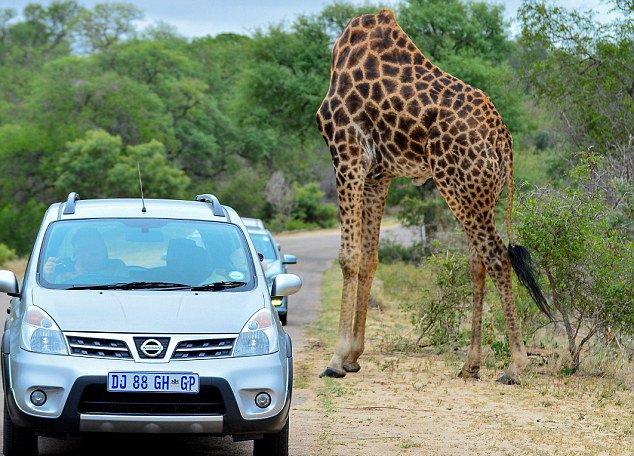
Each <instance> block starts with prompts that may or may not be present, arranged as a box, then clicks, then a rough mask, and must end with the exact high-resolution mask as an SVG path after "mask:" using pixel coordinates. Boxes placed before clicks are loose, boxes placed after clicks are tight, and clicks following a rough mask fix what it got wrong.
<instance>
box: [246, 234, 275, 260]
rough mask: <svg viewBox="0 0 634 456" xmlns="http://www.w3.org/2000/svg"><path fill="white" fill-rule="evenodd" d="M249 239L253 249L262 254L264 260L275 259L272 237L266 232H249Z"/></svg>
mask: <svg viewBox="0 0 634 456" xmlns="http://www.w3.org/2000/svg"><path fill="white" fill-rule="evenodd" d="M249 236H251V240H252V241H253V244H254V245H255V250H257V252H258V253H261V254H262V255H263V256H264V259H265V260H266V261H274V260H276V259H277V247H275V244H274V243H273V239H271V236H269V235H268V234H266V233H251V232H249Z"/></svg>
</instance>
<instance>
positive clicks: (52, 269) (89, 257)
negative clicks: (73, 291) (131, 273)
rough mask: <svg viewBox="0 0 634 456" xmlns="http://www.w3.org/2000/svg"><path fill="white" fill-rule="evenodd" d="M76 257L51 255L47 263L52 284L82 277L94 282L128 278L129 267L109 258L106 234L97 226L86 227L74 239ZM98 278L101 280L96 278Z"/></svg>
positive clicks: (48, 275) (45, 265)
mask: <svg viewBox="0 0 634 456" xmlns="http://www.w3.org/2000/svg"><path fill="white" fill-rule="evenodd" d="M72 245H73V257H72V260H70V261H69V259H68V258H61V257H49V258H48V260H46V263H45V264H44V270H43V272H44V276H45V279H46V280H47V281H49V282H51V283H66V282H68V281H71V280H73V279H76V278H81V276H84V275H85V276H90V278H91V282H93V281H94V282H101V281H102V280H103V281H104V282H108V283H109V282H111V281H113V280H111V279H117V278H118V279H125V278H127V277H128V270H127V268H126V266H125V263H124V262H123V261H121V260H117V259H110V258H108V248H107V246H106V243H105V242H104V240H103V237H102V236H101V234H100V233H99V231H97V230H96V229H94V228H82V229H80V230H78V231H77V233H75V235H74V236H73V240H72ZM94 279H97V280H94Z"/></svg>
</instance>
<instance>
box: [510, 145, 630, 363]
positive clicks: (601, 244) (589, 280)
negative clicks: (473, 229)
mask: <svg viewBox="0 0 634 456" xmlns="http://www.w3.org/2000/svg"><path fill="white" fill-rule="evenodd" d="M595 158H596V157H593V158H592V160H594V159H595ZM595 163H596V162H595ZM591 164H592V162H586V163H584V164H583V165H581V166H580V167H579V168H577V169H575V170H574V172H573V173H572V175H571V176H570V178H571V180H572V181H573V182H576V183H577V185H571V186H569V187H567V188H565V189H561V190H558V189H554V188H552V187H545V188H541V189H536V190H534V191H532V192H530V193H529V194H527V195H524V196H523V197H522V198H520V200H519V203H520V204H518V205H516V210H515V215H516V218H517V221H518V223H517V224H516V225H515V227H516V230H517V232H518V234H519V240H520V242H521V243H522V244H524V245H525V246H526V247H527V248H529V249H530V250H531V251H532V252H534V256H535V257H536V260H537V262H538V264H539V267H540V268H541V269H542V270H543V271H544V274H545V276H546V279H547V284H548V289H549V290H550V294H551V299H552V304H553V308H554V310H555V311H556V314H557V322H558V323H561V324H562V325H563V328H564V331H565V334H566V336H567V340H568V351H569V353H570V358H571V364H570V369H571V370H572V372H576V371H577V370H578V369H579V366H580V363H581V352H582V349H583V348H584V346H585V345H586V344H587V343H588V342H589V341H590V340H591V339H592V337H593V336H595V335H597V333H600V332H606V331H608V330H609V331H610V332H612V333H615V334H617V335H618V337H621V336H623V335H627V334H633V333H634V311H633V309H632V308H631V305H632V302H634V282H633V281H632V277H634V262H632V258H633V257H634V243H633V242H631V241H628V240H627V239H626V238H625V237H624V236H623V234H622V233H620V232H619V231H618V230H616V229H615V228H614V227H613V224H612V220H611V217H612V210H611V208H610V206H609V205H608V204H606V201H605V198H604V195H603V193H602V192H600V191H596V190H591V188H592V187H585V188H584V186H583V185H579V184H583V181H585V180H588V179H590V178H592V177H593V176H592V174H591V172H590V171H591V167H590V166H589V165H591Z"/></svg>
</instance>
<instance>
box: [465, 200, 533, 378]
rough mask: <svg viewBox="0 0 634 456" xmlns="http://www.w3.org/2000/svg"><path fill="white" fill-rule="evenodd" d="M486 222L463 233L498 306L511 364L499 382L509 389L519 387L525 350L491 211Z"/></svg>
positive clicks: (503, 250) (505, 254)
mask: <svg viewBox="0 0 634 456" xmlns="http://www.w3.org/2000/svg"><path fill="white" fill-rule="evenodd" d="M486 220H488V223H486V224H485V225H484V226H479V227H477V228H476V227H473V226H470V227H465V228H466V229H467V235H468V236H469V240H470V242H472V243H473V245H474V248H475V250H476V252H477V253H478V256H479V257H480V259H481V261H482V263H483V264H484V267H485V269H486V271H487V273H488V274H489V275H490V276H491V279H492V280H493V284H494V285H495V288H496V289H497V291H498V293H499V294H500V301H501V302H502V310H503V311H504V321H505V324H506V334H507V336H508V339H509V345H510V347H509V348H510V351H511V362H510V363H509V367H508V368H507V369H506V371H505V372H504V375H502V377H500V378H499V381H500V382H502V383H505V384H509V385H510V384H517V383H519V374H520V372H521V370H522V369H523V368H524V367H526V365H527V364H528V356H527V355H526V348H525V347H524V342H523V340H522V333H521V329H520V324H519V321H518V319H517V312H516V309H515V299H514V297H513V283H512V276H511V262H510V260H509V257H508V252H507V249H506V247H505V246H504V243H503V242H502V239H501V238H500V235H499V234H498V233H497V231H496V230H495V222H494V219H493V212H492V211H491V213H490V215H489V217H487V218H486Z"/></svg>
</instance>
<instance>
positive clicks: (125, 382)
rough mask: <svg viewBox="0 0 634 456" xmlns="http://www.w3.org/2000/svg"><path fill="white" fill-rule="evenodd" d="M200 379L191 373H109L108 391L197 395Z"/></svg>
mask: <svg viewBox="0 0 634 456" xmlns="http://www.w3.org/2000/svg"><path fill="white" fill-rule="evenodd" d="M199 390H200V379H199V378H198V374H194V373H192V372H176V373H175V372H109V373H108V391H110V392H136V393H139V392H142V393H143V392H145V393H193V394H195V393H198V391H199Z"/></svg>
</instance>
